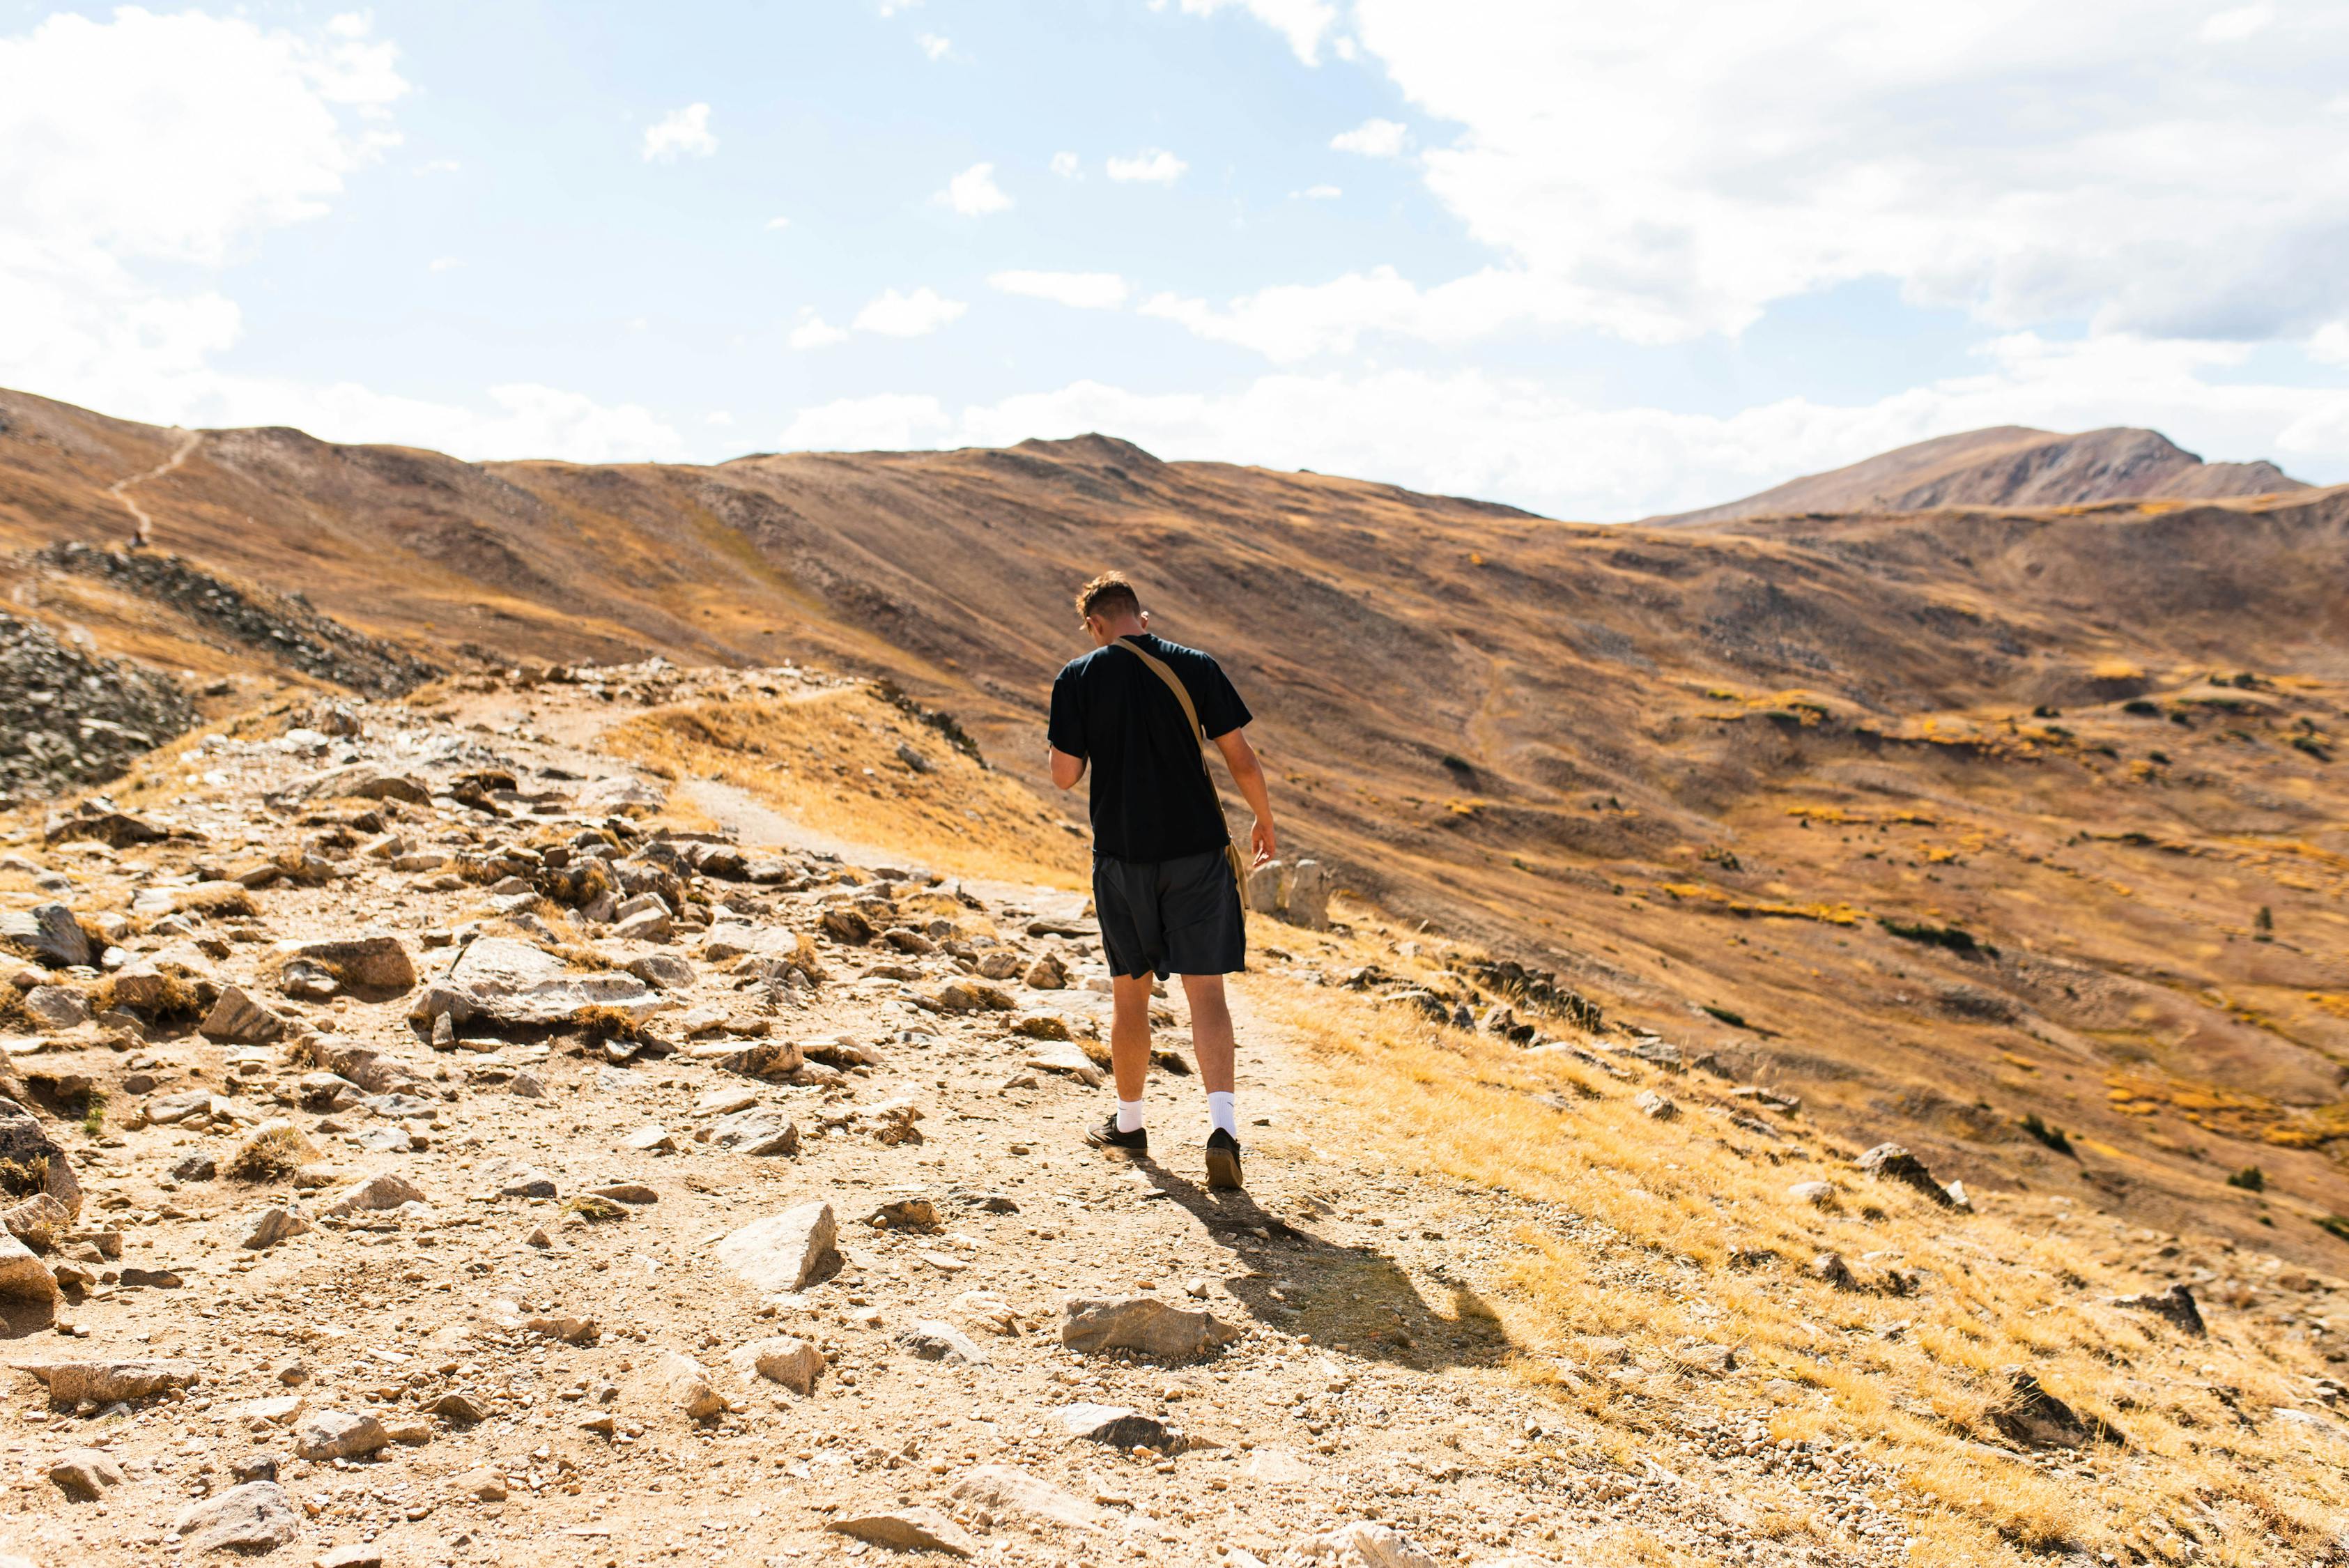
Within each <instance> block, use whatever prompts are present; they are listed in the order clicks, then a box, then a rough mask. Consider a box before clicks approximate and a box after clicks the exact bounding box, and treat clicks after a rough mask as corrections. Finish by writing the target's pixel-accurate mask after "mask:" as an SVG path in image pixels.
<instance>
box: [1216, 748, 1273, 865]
mask: <svg viewBox="0 0 2349 1568" xmlns="http://www.w3.org/2000/svg"><path fill="white" fill-rule="evenodd" d="M1216 750H1217V751H1219V752H1221V753H1224V766H1226V767H1227V768H1229V769H1230V770H1231V771H1232V783H1234V784H1237V785H1238V786H1239V791H1240V798H1241V799H1242V800H1245V801H1247V803H1248V809H1249V810H1250V811H1252V812H1254V813H1256V827H1255V829H1254V831H1252V832H1251V833H1249V835H1248V844H1249V846H1250V847H1251V848H1252V849H1254V850H1255V852H1256V864H1257V865H1258V866H1261V865H1263V864H1264V863H1265V862H1266V861H1268V860H1269V859H1271V858H1272V857H1274V856H1276V855H1278V854H1279V853H1280V843H1279V840H1278V838H1276V837H1275V836H1274V835H1273V831H1272V795H1271V793H1270V792H1269V791H1268V790H1267V789H1266V788H1265V784H1264V764H1263V763H1259V762H1257V760H1256V748H1255V747H1254V746H1251V745H1249V744H1248V738H1247V733H1246V732H1244V731H1240V730H1234V731H1231V732H1229V733H1227V734H1222V735H1217V736H1216Z"/></svg>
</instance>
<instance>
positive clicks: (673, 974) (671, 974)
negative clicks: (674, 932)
mask: <svg viewBox="0 0 2349 1568" xmlns="http://www.w3.org/2000/svg"><path fill="white" fill-rule="evenodd" d="M711 956H712V957H715V956H717V955H715V954H712V955H711ZM628 972H629V973H630V974H632V975H635V976H636V978H637V979H638V980H641V981H644V982H645V983H646V984H647V985H649V986H651V987H652V988H653V989H654V990H655V991H683V990H684V989H685V988H686V987H688V986H689V985H691V984H692V983H693V965H692V964H691V963H689V962H688V961H686V960H684V959H681V958H679V957H678V955H677V954H675V953H647V954H646V955H645V956H644V957H642V958H640V959H636V960H635V961H632V962H630V963H629V965H628Z"/></svg>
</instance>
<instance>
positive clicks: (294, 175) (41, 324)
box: [0, 7, 408, 420]
mask: <svg viewBox="0 0 2349 1568" xmlns="http://www.w3.org/2000/svg"><path fill="white" fill-rule="evenodd" d="M407 90H408V84H407V83H406V82H405V81H403V80H402V79H401V78H400V77H399V74H398V69H397V65H396V52H395V51H394V49H393V48H392V47H391V46H390V45H389V44H388V43H384V42H381V41H378V40H375V39H371V38H369V37H368V36H366V33H365V31H364V30H363V29H362V28H360V27H359V26H357V23H356V22H354V21H343V20H337V21H336V23H335V24H334V25H332V26H330V27H329V28H328V30H327V31H326V34H325V35H324V36H304V35H302V34H299V33H295V32H290V31H285V30H277V31H271V30H266V29H264V28H262V27H260V26H256V25H254V23H253V22H251V21H249V20H246V19H243V18H241V17H210V16H200V15H197V14H195V13H193V12H190V13H186V14H182V15H179V16H157V15H154V14H152V13H150V12H147V11H142V10H139V9H136V8H132V7H125V8H123V9H121V10H119V11H117V12H115V13H114V14H113V16H111V17H110V18H109V20H107V21H103V22H98V21H92V20H90V19H88V18H86V17H82V16H72V15H66V14H59V15H57V16H50V17H49V18H47V20H46V21H44V22H42V23H41V24H40V25H39V26H36V27H35V28H33V29H32V30H31V31H30V32H27V33H24V34H19V35H16V36H5V37H0V321H5V322H6V323H7V327H6V328H5V330H0V383H5V384H6V385H9V386H16V387H27V388H36V389H39V390H40V391H41V392H43V393H45V394H46V395H47V396H50V397H57V398H66V399H69V400H74V401H77V402H81V403H86V404H89V405H92V406H96V407H101V408H105V409H107V410H109V411H112V412H116V413H120V414H125V415H129V416H131V417H134V418H156V419H164V420H170V419H173V418H176V417H177V416H178V415H179V414H180V413H181V412H184V411H188V410H197V409H201V408H204V407H208V406H217V405H220V404H222V402H223V401H224V400H227V399H228V398H229V397H230V396H231V395H232V394H233V392H234V390H235V387H234V386H233V385H232V383H230V382H229V381H228V380H226V379H224V378H222V377H221V376H220V375H219V374H218V373H217V372H215V371H213V370H212V369H211V365H210V361H211V359H212V356H213V355H215V354H218V353H220V352H222V351H223V350H225V349H227V348H230V347H231V346H232V345H233V344H234V343H235V341H236V340H237V337H238V336H239V334H240V332H241V330H242V325H243V317H242V314H241V312H240V311H239V310H238V308H237V306H236V305H235V303H234V302H233V300H231V299H229V298H228V297H227V296H224V295H222V293H220V292H218V291H217V290H216V289H215V288H213V287H212V286H210V285H209V284H208V282H206V281H205V280H204V279H203V278H202V277H201V276H200V275H191V269H192V271H193V272H194V273H197V274H201V273H202V272H204V271H207V270H209V269H213V268H218V267H220V266H222V265H225V264H226V263H227V262H228V261H230V260H231V259H232V258H233V257H234V256H235V255H237V254H240V253H241V252H242V251H243V249H244V248H245V247H247V246H248V245H249V244H251V243H252V242H253V241H254V239H255V238H256V237H257V236H258V235H260V234H264V233H265V232H267V231H268V230H271V229H274V228H280V227H284V226H285V225H288V224H293V223H303V222H306V221H307V220H310V219H312V218H316V217H318V216H321V215H322V214H324V213H326V211H327V209H328V203H329V202H330V201H331V200H332V199H333V198H335V197H336V196H338V195H340V194H341V193H342V192H343V189H344V183H345V182H346V180H347V179H348V178H349V177H351V176H352V175H354V174H356V173H357V172H358V171H361V170H363V169H365V168H366V167H367V165H369V164H370V163H372V162H374V161H376V160H377V159H378V158H379V157H380V156H381V154H382V153H383V152H384V151H386V150H388V148H390V147H392V146H395V145H397V143H398V136H397V135H396V134H395V133H394V132H392V131H391V130H390V129H389V127H388V124H387V123H385V117H386V115H387V113H388V109H389V108H390V106H391V105H392V104H393V103H394V102H395V101H396V100H398V98H399V97H400V96H401V95H402V94H403V93H405V92H406V91H407ZM158 264H160V266H161V267H162V268H164V269H165V270H162V271H160V272H156V271H150V267H152V266H154V265H158Z"/></svg>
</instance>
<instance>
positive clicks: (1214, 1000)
mask: <svg viewBox="0 0 2349 1568" xmlns="http://www.w3.org/2000/svg"><path fill="white" fill-rule="evenodd" d="M1183 992H1184V994H1185V995H1186V996H1188V997H1189V998H1190V999H1191V1049H1192V1052H1193V1053H1194V1054H1195V1055H1196V1056H1197V1057H1198V1058H1199V1082H1200V1083H1201V1084H1202V1085H1205V1086H1206V1091H1207V1118H1208V1120H1210V1121H1212V1122H1213V1123H1215V1127H1214V1128H1213V1130H1211V1131H1210V1132H1209V1133H1208V1134H1207V1185H1208V1186H1209V1187H1217V1188H1225V1189H1237V1188H1238V1187H1240V1186H1241V1185H1242V1181H1241V1178H1240V1144H1239V1137H1240V1133H1239V1121H1238V1112H1237V1111H1236V1110H1235V1109H1234V1108H1233V1105H1232V1058H1233V1056H1234V1054H1236V1052H1235V1046H1234V1043H1233V1040H1232V1009H1231V1003H1229V1002H1226V1000H1225V999H1224V977H1223V976H1222V975H1219V974H1186V975H1185V976H1184V977H1183Z"/></svg>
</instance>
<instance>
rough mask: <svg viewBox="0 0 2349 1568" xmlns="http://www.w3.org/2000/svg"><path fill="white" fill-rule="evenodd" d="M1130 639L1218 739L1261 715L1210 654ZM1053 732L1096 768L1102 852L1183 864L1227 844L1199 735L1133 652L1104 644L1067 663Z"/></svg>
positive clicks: (1096, 848) (1056, 695)
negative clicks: (1167, 672) (1179, 687)
mask: <svg viewBox="0 0 2349 1568" xmlns="http://www.w3.org/2000/svg"><path fill="white" fill-rule="evenodd" d="M1130 640H1132V641H1134V642H1138V643H1140V644H1141V645H1142V646H1143V648H1144V649H1148V650H1149V651H1150V652H1152V653H1154V654H1156V655H1157V656H1158V658H1159V659H1162V660H1164V662H1165V664H1166V665H1167V667H1168V668H1169V669H1171V670H1174V673H1175V674H1176V675H1177V676H1178V677H1180V678H1181V680H1182V681H1183V687H1184V690H1185V691H1188V692H1190V694H1191V706H1192V707H1194V708H1195V709H1197V710H1198V713H1199V724H1200V727H1201V728H1202V729H1204V730H1206V732H1207V734H1208V737H1209V738H1210V739H1213V738H1215V737H1216V736H1219V735H1228V734H1230V733H1231V732H1233V731H1234V730H1237V729H1238V728H1240V726H1242V725H1243V724H1246V723H1247V722H1248V721H1249V720H1250V719H1251V718H1252V717H1254V715H1252V714H1250V713H1249V712H1248V709H1247V703H1245V702H1243V701H1240V694H1239V693H1238V692H1237V691H1234V690H1233V689H1232V683H1231V680H1230V679H1229V678H1228V677H1226V675H1225V674H1224V671H1223V667H1222V666H1221V665H1219V664H1217V663H1216V661H1215V660H1214V659H1211V658H1209V657H1208V656H1207V655H1206V654H1204V653H1201V652H1199V651H1198V650H1197V649H1190V648H1184V647H1182V646H1180V645H1178V644H1176V643H1172V642H1168V641H1165V640H1164V639H1161V638H1155V637H1153V636H1151V635H1150V634H1149V633H1148V632H1143V633H1142V634H1141V635H1140V636H1138V637H1135V638H1133V639H1130ZM1050 738H1051V742H1052V744H1053V745H1054V746H1055V747H1056V748H1058V749H1059V750H1061V751H1063V752H1066V753H1069V755H1071V756H1072V757H1083V758H1084V759H1086V760H1087V761H1088V762H1090V763H1092V819H1093V852H1094V853H1095V854H1098V855H1107V856H1109V857H1112V858H1113V859H1118V860H1174V859H1179V858H1181V857H1183V856H1185V855H1198V854H1201V853H1204V852H1205V851H1206V850H1210V849H1220V848H1222V847H1223V846H1224V843H1225V840H1226V837H1227V835H1226V831H1225V827H1224V820H1223V812H1222V810H1221V808H1220V807H1219V806H1218V805H1217V804H1216V796H1215V792H1214V791H1213V789H1212V788H1210V786H1209V785H1208V784H1207V781H1206V779H1205V778H1203V777H1201V776H1200V771H1199V769H1200V762H1201V758H1200V753H1199V737H1198V736H1197V735H1196V734H1194V733H1192V732H1191V731H1190V728H1189V725H1188V723H1187V722H1186V721H1185V719H1184V717H1183V705H1182V704H1181V703H1179V702H1177V701H1174V692H1172V691H1168V690H1167V689H1166V682H1164V680H1160V679H1158V675H1157V672H1156V671H1154V670H1152V669H1151V668H1150V666H1148V665H1147V664H1144V663H1143V661H1142V660H1140V659H1136V658H1135V657H1134V656H1133V654H1131V653H1129V652H1127V651H1126V650H1125V649H1121V648H1118V647H1116V646H1114V645H1112V646H1111V647H1108V648H1097V649H1093V650H1092V652H1091V653H1088V654H1086V655H1085V656H1084V657H1083V658H1081V659H1071V660H1070V661H1069V662H1068V663H1067V664H1066V665H1064V666H1063V667H1062V668H1061V673H1060V675H1059V677H1058V678H1057V679H1055V680H1053V682H1052V724H1051V730H1050Z"/></svg>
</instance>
